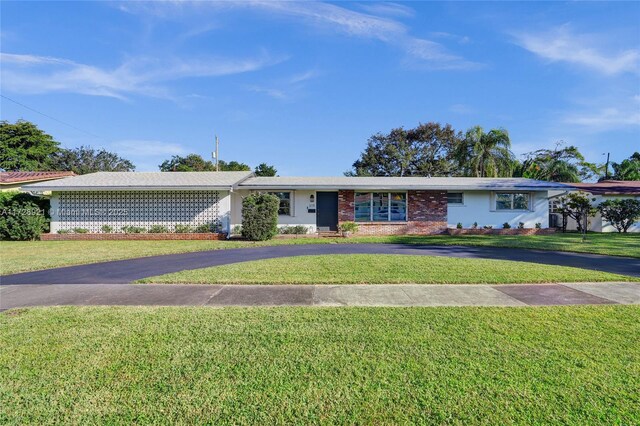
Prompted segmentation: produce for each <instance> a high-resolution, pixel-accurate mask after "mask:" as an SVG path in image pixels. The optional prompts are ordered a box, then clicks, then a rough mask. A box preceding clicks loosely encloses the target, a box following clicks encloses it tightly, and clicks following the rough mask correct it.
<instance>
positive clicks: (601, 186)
mask: <svg viewBox="0 0 640 426" xmlns="http://www.w3.org/2000/svg"><path fill="white" fill-rule="evenodd" d="M567 185H571V186H573V187H574V188H578V189H580V190H582V191H586V192H590V193H592V194H594V195H595V194H598V195H614V194H615V195H640V181H637V180H603V181H602V182H598V183H568V184H567Z"/></svg>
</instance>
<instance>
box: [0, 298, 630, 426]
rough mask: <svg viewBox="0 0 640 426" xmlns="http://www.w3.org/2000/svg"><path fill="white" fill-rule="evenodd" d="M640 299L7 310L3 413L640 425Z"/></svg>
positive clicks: (1, 333)
mask: <svg viewBox="0 0 640 426" xmlns="http://www.w3.org/2000/svg"><path fill="white" fill-rule="evenodd" d="M638 341H640V307H638V306H597V307H596V306H591V307H554V308H429V309H424V308H324V309H323V308H277V309H273V308H272V309H269V308H253V309H241V308H230V309H228V308H226V309H212V308H131V307H129V308H124V307H123V308H107V307H100V308H99V307H91V308H89V307H86V308H78V307H65V308H37V309H23V310H12V311H8V312H4V313H2V314H0V407H2V408H1V409H0V423H2V424H44V423H65V424H103V423H109V424H130V423H144V424H151V423H153V424H175V423H183V424H203V423H208V424H231V423H233V424H284V423H288V424H294V423H295V424H311V423H324V424H403V423H428V424H514V423H519V424H550V423H555V424H574V425H585V424H590V425H591V424H602V425H612V424H627V425H631V424H639V423H640V392H639V390H640V349H639V348H638Z"/></svg>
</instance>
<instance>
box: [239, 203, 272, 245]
mask: <svg viewBox="0 0 640 426" xmlns="http://www.w3.org/2000/svg"><path fill="white" fill-rule="evenodd" d="M279 207H280V199H279V198H278V197H276V196H274V195H270V194H251V195H249V196H247V197H245V198H244V199H243V200H242V236H243V237H244V238H246V239H248V240H252V241H265V240H269V239H271V238H273V237H274V236H275V235H276V234H277V233H278V208H279Z"/></svg>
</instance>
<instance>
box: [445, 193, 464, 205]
mask: <svg viewBox="0 0 640 426" xmlns="http://www.w3.org/2000/svg"><path fill="white" fill-rule="evenodd" d="M449 194H460V202H459V203H450V202H449ZM447 206H453V207H457V206H464V192H463V191H450V192H447Z"/></svg>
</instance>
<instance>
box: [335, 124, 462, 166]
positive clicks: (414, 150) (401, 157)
mask: <svg viewBox="0 0 640 426" xmlns="http://www.w3.org/2000/svg"><path fill="white" fill-rule="evenodd" d="M459 141H460V134H459V133H456V131H455V130H453V128H452V127H451V125H449V124H445V125H444V126H442V125H440V124H439V123H426V124H422V123H421V124H419V125H418V127H416V128H414V129H408V130H407V129H404V128H403V127H399V128H396V129H392V130H391V131H390V132H389V133H387V134H383V133H377V134H375V135H373V136H371V137H370V138H369V140H368V141H367V146H366V148H365V150H364V151H363V152H362V154H361V155H360V158H359V159H358V160H356V161H355V162H354V163H353V169H352V170H351V171H348V172H347V173H345V174H346V175H349V176H429V175H430V176H447V175H450V174H456V172H457V170H456V169H455V168H454V162H453V151H454V149H455V147H456V146H457V144H458V143H459Z"/></svg>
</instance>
